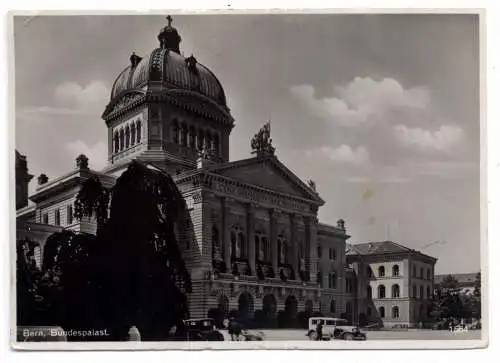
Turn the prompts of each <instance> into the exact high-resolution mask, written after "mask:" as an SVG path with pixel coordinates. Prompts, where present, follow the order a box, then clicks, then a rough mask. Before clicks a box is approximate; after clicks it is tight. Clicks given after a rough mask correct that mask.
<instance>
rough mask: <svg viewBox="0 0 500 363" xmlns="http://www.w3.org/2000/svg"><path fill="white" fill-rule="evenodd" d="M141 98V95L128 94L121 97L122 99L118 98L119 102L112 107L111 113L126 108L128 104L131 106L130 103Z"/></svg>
mask: <svg viewBox="0 0 500 363" xmlns="http://www.w3.org/2000/svg"><path fill="white" fill-rule="evenodd" d="M142 96H143V94H142V93H130V94H127V95H125V96H123V97H122V98H120V100H119V101H118V102H117V103H116V104H115V105H114V106H113V109H112V110H111V112H115V111H118V110H120V109H122V108H124V107H126V106H128V105H129V104H131V103H132V102H134V101H135V100H137V99H139V98H141V97H142Z"/></svg>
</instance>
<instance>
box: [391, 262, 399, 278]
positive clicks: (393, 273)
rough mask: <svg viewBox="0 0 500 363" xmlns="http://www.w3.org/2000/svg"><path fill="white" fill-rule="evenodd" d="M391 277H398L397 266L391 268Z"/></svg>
mask: <svg viewBox="0 0 500 363" xmlns="http://www.w3.org/2000/svg"><path fill="white" fill-rule="evenodd" d="M392 276H399V265H394V266H392Z"/></svg>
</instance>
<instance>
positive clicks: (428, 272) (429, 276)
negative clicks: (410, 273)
mask: <svg viewBox="0 0 500 363" xmlns="http://www.w3.org/2000/svg"><path fill="white" fill-rule="evenodd" d="M430 279H431V270H429V269H428V270H427V280H430Z"/></svg>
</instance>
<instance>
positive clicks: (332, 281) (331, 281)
mask: <svg viewBox="0 0 500 363" xmlns="http://www.w3.org/2000/svg"><path fill="white" fill-rule="evenodd" d="M328 287H329V288H330V289H336V288H337V272H335V271H332V272H330V274H329V275H328Z"/></svg>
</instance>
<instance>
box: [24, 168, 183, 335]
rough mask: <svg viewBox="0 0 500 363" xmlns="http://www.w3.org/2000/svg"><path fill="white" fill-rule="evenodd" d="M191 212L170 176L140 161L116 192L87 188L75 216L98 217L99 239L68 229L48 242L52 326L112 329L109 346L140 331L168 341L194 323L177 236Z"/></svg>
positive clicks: (94, 185)
mask: <svg viewBox="0 0 500 363" xmlns="http://www.w3.org/2000/svg"><path fill="white" fill-rule="evenodd" d="M111 196H112V198H111V205H110V203H109V201H110V197H111ZM108 207H109V209H108ZM186 213H187V211H186V207H185V202H184V199H183V198H182V195H181V194H180V192H179V191H178V189H177V187H176V185H175V183H174V182H173V180H172V179H171V177H170V176H169V175H167V174H165V173H164V172H162V171H160V170H158V169H155V168H150V167H148V166H147V165H144V164H141V163H139V162H133V163H132V164H131V165H130V166H129V168H128V169H127V170H126V171H125V172H124V173H123V174H122V175H121V176H120V177H119V178H118V180H117V182H116V185H115V186H114V187H113V188H112V190H107V189H105V188H104V187H103V185H102V184H101V182H100V181H99V179H97V178H92V179H88V180H87V181H86V182H84V183H83V185H82V187H81V190H80V192H79V193H78V196H77V198H76V202H75V216H76V218H78V219H80V220H81V219H83V218H89V219H90V218H95V220H96V221H97V226H98V228H97V235H96V236H93V235H88V234H81V233H75V232H72V231H63V232H59V233H55V234H53V235H51V236H50V237H49V238H48V240H47V241H46V246H45V250H44V256H43V261H44V263H43V277H42V278H41V280H40V283H39V285H40V286H39V290H40V294H41V295H42V296H43V303H44V305H43V310H44V314H43V315H44V316H45V317H46V320H47V321H46V323H47V325H60V326H62V327H63V328H64V329H69V328H72V329H83V328H94V329H104V328H106V329H107V331H108V332H109V333H110V334H111V335H110V336H108V337H105V338H106V339H109V340H124V339H126V338H127V335H128V330H129V327H130V326H132V325H135V326H137V327H138V329H139V331H140V333H141V339H142V340H165V339H167V337H168V332H169V331H170V329H171V327H172V326H174V325H176V326H179V325H181V324H182V319H185V318H187V317H188V306H187V298H186V293H188V292H190V291H191V281H190V276H189V272H188V271H187V269H186V266H185V263H184V260H183V258H182V255H181V251H180V249H179V247H178V243H177V240H176V237H175V233H174V226H175V223H176V222H177V221H178V220H181V219H182V218H184V217H185V216H186ZM108 216H109V218H108ZM19 269H20V270H24V269H26V268H25V267H24V265H23V264H20V263H18V270H19ZM18 274H20V275H22V272H18ZM20 281H22V284H23V285H24V286H26V288H24V290H23V291H28V292H29V291H30V289H29V288H28V286H29V284H30V283H29V282H27V281H26V279H25V278H22V279H20ZM26 301H27V302H28V301H30V300H29V299H26ZM101 339H102V338H101Z"/></svg>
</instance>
